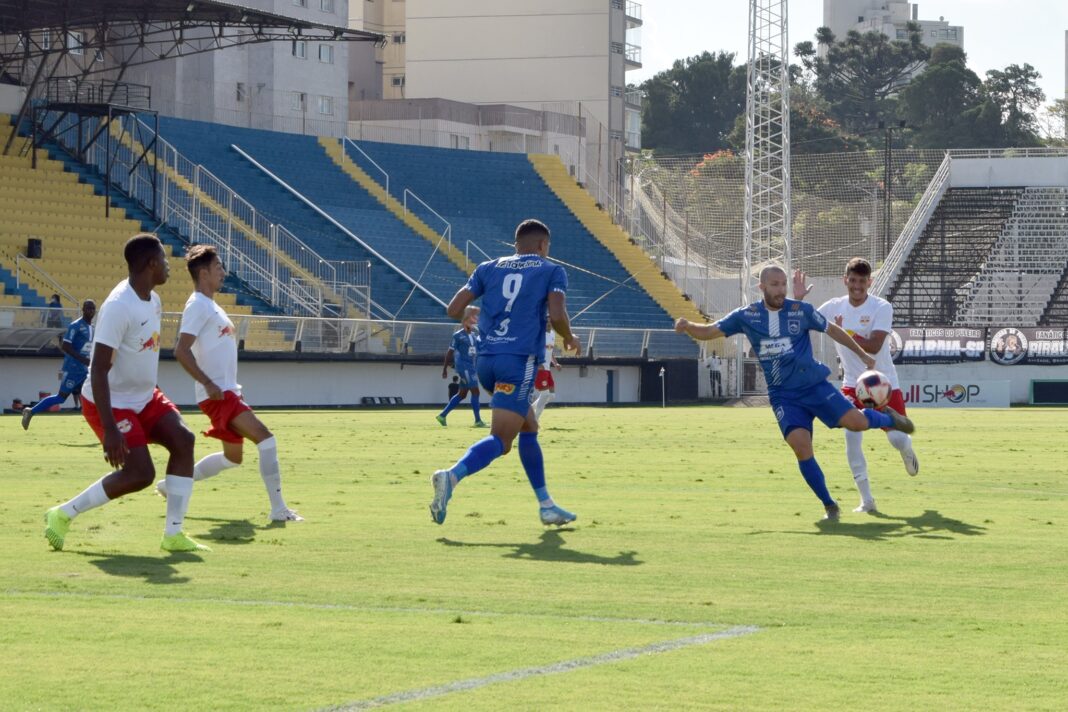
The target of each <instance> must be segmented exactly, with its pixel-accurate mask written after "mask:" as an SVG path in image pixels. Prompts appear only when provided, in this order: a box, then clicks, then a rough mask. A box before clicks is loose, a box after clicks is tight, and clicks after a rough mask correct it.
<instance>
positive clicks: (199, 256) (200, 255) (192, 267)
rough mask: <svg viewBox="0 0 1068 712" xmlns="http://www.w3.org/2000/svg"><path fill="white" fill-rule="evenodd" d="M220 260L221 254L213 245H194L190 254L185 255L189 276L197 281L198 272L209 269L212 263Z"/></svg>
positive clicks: (190, 249)
mask: <svg viewBox="0 0 1068 712" xmlns="http://www.w3.org/2000/svg"><path fill="white" fill-rule="evenodd" d="M218 258H219V253H218V252H216V251H215V248H214V247H212V246H211V245H193V246H192V247H190V248H189V252H187V253H185V266H186V268H187V269H188V270H189V276H190V277H192V278H193V281H194V282H195V281H197V272H199V271H200V270H202V269H207V268H208V267H210V266H211V263H212V262H213V261H215V260H217V259H218Z"/></svg>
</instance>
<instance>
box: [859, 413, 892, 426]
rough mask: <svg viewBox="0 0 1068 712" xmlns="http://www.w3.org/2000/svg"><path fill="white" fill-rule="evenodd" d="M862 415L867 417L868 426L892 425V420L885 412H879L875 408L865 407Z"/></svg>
mask: <svg viewBox="0 0 1068 712" xmlns="http://www.w3.org/2000/svg"><path fill="white" fill-rule="evenodd" d="M861 412H862V413H864V417H865V418H867V419H868V428H869V429H872V430H874V429H876V428H892V427H894V420H893V418H891V417H890V416H889V415H887V414H886V413H880V412H879V411H877V410H872V409H871V408H865V409H864V410H863V411H861Z"/></svg>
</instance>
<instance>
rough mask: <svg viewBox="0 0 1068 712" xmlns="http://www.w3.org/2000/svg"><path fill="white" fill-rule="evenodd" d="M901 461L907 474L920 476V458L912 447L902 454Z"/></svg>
mask: <svg viewBox="0 0 1068 712" xmlns="http://www.w3.org/2000/svg"><path fill="white" fill-rule="evenodd" d="M901 460H902V461H903V462H904V463H905V472H907V473H909V474H910V475H911V476H913V477H915V476H916V475H918V474H920V458H918V457H916V452H915V451H914V450H913V449H912V448H911V447H910V448H908V449H907V450H903V451H902V452H901Z"/></svg>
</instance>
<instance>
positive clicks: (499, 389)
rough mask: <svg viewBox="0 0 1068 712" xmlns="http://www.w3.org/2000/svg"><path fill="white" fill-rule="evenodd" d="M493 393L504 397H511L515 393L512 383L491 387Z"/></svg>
mask: <svg viewBox="0 0 1068 712" xmlns="http://www.w3.org/2000/svg"><path fill="white" fill-rule="evenodd" d="M493 392H494V393H503V394H504V395H506V396H510V395H512V393H514V392H515V384H512V383H498V384H497V385H496V386H494V387H493Z"/></svg>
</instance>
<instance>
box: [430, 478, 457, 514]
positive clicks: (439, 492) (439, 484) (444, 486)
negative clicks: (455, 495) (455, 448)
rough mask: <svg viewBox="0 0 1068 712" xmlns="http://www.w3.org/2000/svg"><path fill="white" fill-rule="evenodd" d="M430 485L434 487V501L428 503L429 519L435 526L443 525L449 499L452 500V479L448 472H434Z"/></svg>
mask: <svg viewBox="0 0 1068 712" xmlns="http://www.w3.org/2000/svg"><path fill="white" fill-rule="evenodd" d="M430 484H431V485H433V487H434V500H433V501H432V502H431V503H430V518H431V519H433V520H434V523H435V524H443V523H444V522H445V514H446V509H447V508H448V506H449V499H451V498H452V478H451V477H450V476H449V471H448V470H438V471H437V472H435V473H434V474H433V475H431V476H430Z"/></svg>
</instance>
